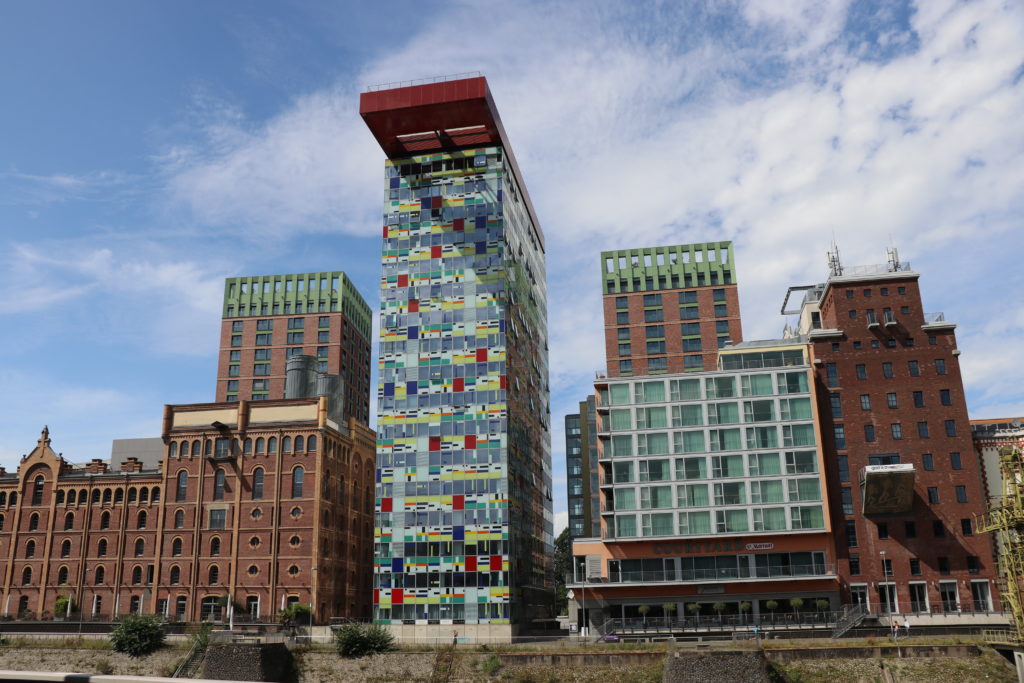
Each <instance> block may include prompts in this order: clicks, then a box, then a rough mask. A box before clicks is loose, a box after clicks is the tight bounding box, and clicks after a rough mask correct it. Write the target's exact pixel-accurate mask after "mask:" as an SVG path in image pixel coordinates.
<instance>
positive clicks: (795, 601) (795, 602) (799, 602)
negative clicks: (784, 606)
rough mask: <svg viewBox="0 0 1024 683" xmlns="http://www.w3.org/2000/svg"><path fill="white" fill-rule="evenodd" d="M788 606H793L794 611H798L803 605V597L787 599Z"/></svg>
mask: <svg viewBox="0 0 1024 683" xmlns="http://www.w3.org/2000/svg"><path fill="white" fill-rule="evenodd" d="M789 606H790V607H792V608H793V611H794V612H799V611H800V608H801V607H803V606H804V599H803V598H792V599H791V600H790V601H789Z"/></svg>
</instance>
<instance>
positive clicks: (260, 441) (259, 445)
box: [256, 436, 263, 455]
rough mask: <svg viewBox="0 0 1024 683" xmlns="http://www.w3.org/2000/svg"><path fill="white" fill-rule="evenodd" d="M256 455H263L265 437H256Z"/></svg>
mask: <svg viewBox="0 0 1024 683" xmlns="http://www.w3.org/2000/svg"><path fill="white" fill-rule="evenodd" d="M256 455H263V437H262V436H261V437H260V438H258V439H256Z"/></svg>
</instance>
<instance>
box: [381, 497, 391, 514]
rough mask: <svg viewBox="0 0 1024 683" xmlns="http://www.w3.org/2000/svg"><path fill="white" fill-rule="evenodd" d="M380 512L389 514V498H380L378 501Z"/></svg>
mask: <svg viewBox="0 0 1024 683" xmlns="http://www.w3.org/2000/svg"><path fill="white" fill-rule="evenodd" d="M380 511H381V512H391V498H381V499H380Z"/></svg>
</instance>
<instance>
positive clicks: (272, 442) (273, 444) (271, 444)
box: [11, 436, 277, 505]
mask: <svg viewBox="0 0 1024 683" xmlns="http://www.w3.org/2000/svg"><path fill="white" fill-rule="evenodd" d="M267 453H269V454H271V455H273V454H274V453H277V437H276V436H272V437H270V438H269V439H267ZM11 495H12V496H13V495H14V494H13V493H12V494H11ZM11 505H14V503H13V502H12V503H11Z"/></svg>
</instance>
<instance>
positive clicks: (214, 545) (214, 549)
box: [210, 536, 220, 557]
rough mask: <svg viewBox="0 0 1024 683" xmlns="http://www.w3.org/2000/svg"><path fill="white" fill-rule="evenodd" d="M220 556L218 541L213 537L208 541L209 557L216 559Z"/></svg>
mask: <svg viewBox="0 0 1024 683" xmlns="http://www.w3.org/2000/svg"><path fill="white" fill-rule="evenodd" d="M218 555H220V539H219V538H217V537H216V536H214V537H213V538H211V539H210V556H211V557H217V556H218Z"/></svg>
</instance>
